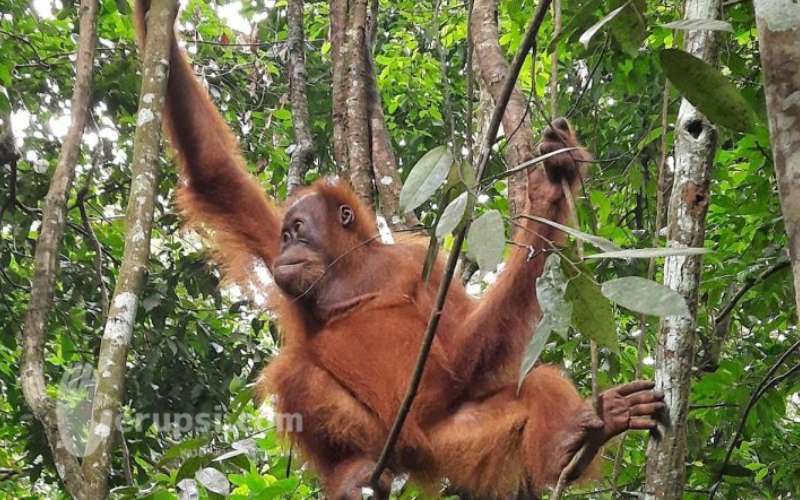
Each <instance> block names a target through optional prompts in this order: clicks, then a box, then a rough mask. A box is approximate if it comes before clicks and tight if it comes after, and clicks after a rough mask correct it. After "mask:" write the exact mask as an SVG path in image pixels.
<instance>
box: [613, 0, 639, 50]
mask: <svg viewBox="0 0 800 500" xmlns="http://www.w3.org/2000/svg"><path fill="white" fill-rule="evenodd" d="M628 3H629V4H630V5H628V8H627V9H623V10H622V12H620V13H619V14H618V15H617V16H615V17H614V19H612V20H611V22H610V23H609V28H610V30H611V34H612V35H613V36H614V39H615V40H616V41H617V44H618V45H619V46H620V48H621V49H622V50H623V51H624V52H625V53H626V54H628V56H630V57H631V58H635V57H636V56H637V55H638V54H639V49H640V48H641V46H642V42H644V40H645V38H647V23H646V21H645V18H644V16H643V15H642V13H643V12H644V11H645V9H646V8H647V6H646V4H645V1H644V0H631V1H630V2H628ZM620 4H622V0H615V1H612V2H611V5H620Z"/></svg>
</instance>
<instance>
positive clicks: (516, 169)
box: [480, 147, 580, 186]
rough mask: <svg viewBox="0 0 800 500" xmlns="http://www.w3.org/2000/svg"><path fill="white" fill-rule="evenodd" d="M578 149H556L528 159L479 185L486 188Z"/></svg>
mask: <svg viewBox="0 0 800 500" xmlns="http://www.w3.org/2000/svg"><path fill="white" fill-rule="evenodd" d="M579 149H580V148H576V147H569V148H561V149H557V150H555V151H553V152H550V153H547V154H544V155H541V156H537V157H536V158H532V159H530V160H528V161H524V162H522V163H520V164H519V165H517V166H516V167H513V168H509V169H508V170H504V171H502V172H500V173H499V174H496V175H493V176H491V177H487V178H486V179H484V180H482V181H481V182H480V183H481V184H483V185H484V186H488V185H489V184H491V183H493V182H494V181H496V180H499V179H505V178H506V177H508V176H510V175H514V174H516V173H517V172H521V171H522V170H527V169H529V168H530V167H532V166H534V165H538V164H539V163H542V162H543V161H545V160H547V159H549V158H552V157H553V156H557V155H560V154H562V153H569V152H570V151H577V150H579Z"/></svg>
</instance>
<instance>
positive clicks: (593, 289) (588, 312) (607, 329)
mask: <svg viewBox="0 0 800 500" xmlns="http://www.w3.org/2000/svg"><path fill="white" fill-rule="evenodd" d="M562 270H563V271H564V274H566V275H567V277H568V278H569V283H568V284H567V291H566V292H565V294H564V298H565V299H566V300H567V301H568V302H569V303H570V304H572V327H573V328H575V330H577V331H579V332H580V333H581V334H582V335H585V336H586V337H589V338H590V339H592V340H594V341H595V342H597V344H598V345H601V346H603V347H607V348H609V349H610V350H612V351H613V352H615V353H619V339H618V338H617V330H616V327H615V324H614V310H613V307H611V302H610V301H609V300H608V299H607V298H606V297H604V296H603V292H602V291H601V290H600V286H599V285H598V284H597V283H595V282H594V281H593V280H592V279H591V278H590V277H589V274H588V273H589V271H588V269H586V268H585V267H584V266H580V267H579V268H578V269H575V267H574V266H573V265H572V264H569V263H565V264H564V265H563V266H562Z"/></svg>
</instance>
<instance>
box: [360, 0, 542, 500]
mask: <svg viewBox="0 0 800 500" xmlns="http://www.w3.org/2000/svg"><path fill="white" fill-rule="evenodd" d="M550 2H551V0H541V1H540V2H539V5H538V6H537V7H536V11H535V12H534V15H533V19H532V20H531V22H530V25H529V26H528V29H527V31H526V32H525V35H524V36H523V39H522V43H521V44H520V46H519V48H518V49H517V53H516V54H515V55H514V59H513V60H512V62H511V67H510V69H509V72H508V74H507V75H506V78H505V81H504V82H503V89H502V91H501V93H500V98H499V99H497V102H496V104H495V108H494V110H493V111H492V118H491V121H490V122H489V127H488V129H487V130H486V135H485V136H484V138H483V142H482V144H481V152H480V159H479V164H478V168H477V174H476V178H477V179H478V182H480V180H481V178H482V177H483V173H484V171H485V169H486V165H487V164H488V163H489V158H490V157H491V154H492V144H493V143H494V141H495V138H496V137H497V130H498V129H499V128H500V121H501V119H502V117H503V114H504V113H505V109H506V106H507V105H508V100H509V98H510V97H511V92H512V91H513V90H514V85H515V83H516V81H517V77H518V76H519V72H520V70H521V69H522V63H523V61H524V60H525V57H526V55H527V53H528V51H529V50H530V48H531V46H532V45H533V42H534V40H535V39H536V34H537V33H538V32H539V27H540V26H541V24H542V21H543V20H544V16H545V14H546V12H547V9H548V7H549V6H550ZM473 209H474V206H470V207H468V209H467V211H468V212H469V213H471V212H472V210H473ZM467 220H469V219H467ZM468 227H469V223H466V224H464V226H463V227H462V228H461V230H460V231H459V232H458V233H457V234H456V237H455V241H454V242H453V246H452V249H451V250H450V255H449V256H448V258H447V265H446V267H445V271H444V274H443V276H442V280H441V283H440V285H439V291H438V292H437V294H436V303H435V305H434V308H433V310H432V311H431V316H430V319H429V320H428V327H427V328H426V331H425V336H424V338H423V341H422V346H421V347H420V352H419V356H418V358H417V362H416V366H415V367H414V371H413V373H412V376H411V380H410V382H409V386H408V391H407V392H406V395H405V397H404V398H403V402H402V404H401V405H400V409H399V410H398V412H397V417H396V418H395V421H394V423H393V424H392V428H391V430H390V431H389V435H388V437H387V438H386V443H385V444H384V447H383V450H382V451H381V455H380V457H379V458H378V461H377V463H376V464H375V469H374V470H373V472H372V476H371V478H370V484H371V485H372V486H373V490H374V491H379V481H380V477H381V474H382V473H383V470H384V469H385V468H386V464H387V463H388V461H389V455H390V454H391V452H392V450H393V449H394V446H395V444H396V443H397V439H398V437H399V436H400V431H401V429H402V428H403V424H404V423H405V420H406V417H407V416H408V413H409V412H410V410H411V405H412V403H413V402H414V398H415V397H416V395H417V390H418V389H419V384H420V382H421V380H422V373H423V372H424V370H425V364H426V363H427V360H428V354H429V353H430V349H431V346H432V344H433V339H434V337H435V336H436V329H437V327H438V326H439V319H440V317H441V315H442V309H443V308H444V303H445V299H446V298H447V292H448V290H449V289H450V282H451V280H452V279H453V273H454V272H455V268H456V264H457V263H458V257H459V255H460V254H461V247H462V246H463V245H464V239H465V238H466V234H467V229H468Z"/></svg>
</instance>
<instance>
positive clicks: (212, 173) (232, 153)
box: [136, 0, 281, 281]
mask: <svg viewBox="0 0 800 500" xmlns="http://www.w3.org/2000/svg"><path fill="white" fill-rule="evenodd" d="M149 7H150V2H149V0H137V1H136V26H137V34H138V39H139V45H140V47H142V49H143V48H144V41H145V36H144V35H145V16H146V14H147V11H148V9H149ZM170 57H171V60H170V74H169V83H168V87H167V100H166V105H165V116H164V122H165V124H166V130H167V134H168V135H169V138H170V140H171V142H172V146H173V148H174V149H175V150H176V152H177V158H178V163H179V164H180V167H181V172H182V175H183V180H184V182H183V183H182V185H181V186H180V187H179V189H178V206H179V208H180V210H181V212H182V213H183V215H184V217H185V218H186V220H187V222H188V223H189V224H201V225H203V226H205V227H206V228H208V229H210V233H211V234H210V235H209V236H210V238H211V240H212V243H213V245H214V253H215V259H216V260H217V261H218V262H219V263H220V265H221V266H222V267H223V269H224V271H225V274H226V277H227V278H229V279H232V280H234V281H244V280H246V279H247V276H248V275H249V273H250V269H251V265H252V259H253V257H259V258H261V259H263V260H264V262H265V263H266V264H267V266H268V267H270V268H271V267H272V261H273V259H274V258H275V256H276V255H277V253H278V250H279V247H280V222H281V221H280V217H279V214H278V212H277V210H276V209H275V207H274V206H273V205H272V204H271V203H270V202H269V200H268V199H267V197H266V195H265V194H264V190H263V189H262V188H261V186H259V184H258V183H257V182H256V180H255V178H254V177H253V176H252V175H250V174H249V173H248V172H247V170H246V169H245V166H244V161H243V160H242V157H241V154H240V152H239V148H238V145H237V143H236V140H235V139H234V137H233V135H232V134H231V131H230V129H229V128H228V126H227V125H226V124H225V122H224V121H223V120H222V117H221V116H220V114H219V112H218V111H217V108H216V107H215V106H214V104H213V103H212V102H211V99H210V98H209V96H208V93H207V92H206V90H205V89H204V88H203V87H202V85H201V84H200V82H199V81H198V80H197V78H195V76H194V73H193V71H192V68H191V65H190V64H189V61H188V59H187V58H186V55H185V54H184V53H183V51H182V50H181V49H180V48H179V47H178V44H177V42H176V40H175V38H174V36H173V39H172V49H171V56H170Z"/></svg>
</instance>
